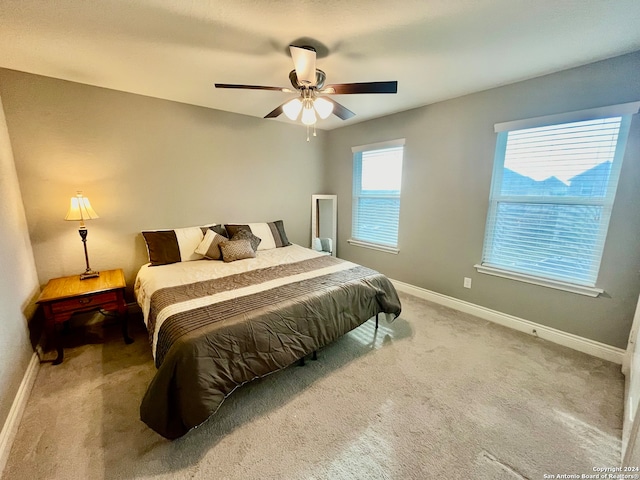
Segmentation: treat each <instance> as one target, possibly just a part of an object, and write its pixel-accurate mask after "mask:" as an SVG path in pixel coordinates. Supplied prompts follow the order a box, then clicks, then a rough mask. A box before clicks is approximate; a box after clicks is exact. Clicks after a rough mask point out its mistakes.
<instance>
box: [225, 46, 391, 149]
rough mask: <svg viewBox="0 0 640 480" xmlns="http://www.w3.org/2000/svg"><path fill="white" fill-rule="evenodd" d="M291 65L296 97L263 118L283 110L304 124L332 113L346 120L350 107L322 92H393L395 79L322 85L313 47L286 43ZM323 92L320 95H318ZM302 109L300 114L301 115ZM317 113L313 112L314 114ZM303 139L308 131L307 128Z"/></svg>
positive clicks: (247, 87)
mask: <svg viewBox="0 0 640 480" xmlns="http://www.w3.org/2000/svg"><path fill="white" fill-rule="evenodd" d="M289 51H290V52H291V58H292V59H293V65H294V67H295V69H294V70H292V71H291V72H290V73H289V80H290V81H291V85H292V86H293V88H294V89H295V91H297V92H298V93H299V97H296V98H293V99H291V100H288V101H287V102H285V103H283V104H282V105H280V106H278V107H276V108H275V109H274V110H272V111H271V112H269V113H268V114H267V115H265V117H264V118H276V117H278V116H280V114H282V113H284V114H285V115H286V116H287V118H289V119H290V120H293V121H296V120H297V119H298V118H299V117H300V121H301V122H302V123H303V124H304V125H306V126H307V130H308V129H309V127H310V126H314V136H315V124H316V122H317V120H318V118H317V117H320V118H321V119H323V120H324V119H326V118H328V117H329V115H331V114H332V113H333V114H334V115H336V116H337V117H338V118H340V119H342V120H348V119H349V118H351V117H353V116H355V113H353V112H352V111H351V110H349V109H348V108H347V107H345V106H344V105H341V104H339V103H338V102H336V101H335V100H333V99H332V98H329V97H326V96H324V95H327V94H333V95H349V94H363V93H397V91H398V82H396V81H391V82H365V83H343V84H335V85H327V86H326V87H325V86H324V82H325V79H326V74H325V73H324V72H323V71H322V70H319V69H317V68H316V51H315V49H314V48H313V47H308V46H305V47H296V46H294V45H291V46H290V47H289ZM215 86H216V88H237V89H245V90H274V91H280V92H286V93H293V92H294V90H291V89H290V88H282V87H266V86H260V85H237V84H228V83H216V84H215ZM321 95H323V96H321ZM301 113H302V115H301ZM316 114H317V115H316ZM307 140H309V135H308V131H307Z"/></svg>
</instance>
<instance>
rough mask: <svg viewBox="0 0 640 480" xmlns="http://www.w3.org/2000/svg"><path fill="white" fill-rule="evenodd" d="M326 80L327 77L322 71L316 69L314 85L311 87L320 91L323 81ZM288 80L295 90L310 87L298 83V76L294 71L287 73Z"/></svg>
mask: <svg viewBox="0 0 640 480" xmlns="http://www.w3.org/2000/svg"><path fill="white" fill-rule="evenodd" d="M326 78H327V75H326V74H325V73H324V72H323V71H322V70H319V69H317V68H316V84H315V85H312V87H315V88H316V89H318V90H321V89H322V87H324V81H325V80H326ZM289 80H290V81H291V85H292V86H293V88H295V89H296V90H300V89H302V88H309V87H310V85H305V84H301V83H299V82H298V75H297V74H296V71H295V70H291V72H289Z"/></svg>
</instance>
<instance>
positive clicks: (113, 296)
mask: <svg viewBox="0 0 640 480" xmlns="http://www.w3.org/2000/svg"><path fill="white" fill-rule="evenodd" d="M117 302H118V292H117V291H115V290H113V291H111V292H104V293H96V294H94V295H84V296H82V297H74V298H68V299H66V300H60V301H57V302H52V303H51V311H52V312H53V314H54V315H56V314H59V313H65V312H80V311H82V310H84V309H87V310H90V309H92V308H99V307H104V306H106V305H107V304H109V303H113V304H114V306H116V307H117V305H118V303H117Z"/></svg>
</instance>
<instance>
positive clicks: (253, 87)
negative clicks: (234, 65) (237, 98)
mask: <svg viewBox="0 0 640 480" xmlns="http://www.w3.org/2000/svg"><path fill="white" fill-rule="evenodd" d="M215 86H216V88H240V89H243V90H274V91H276V92H286V93H290V92H291V91H292V90H291V89H289V88H282V87H264V86H262V85H237V84H233V83H216V84H215Z"/></svg>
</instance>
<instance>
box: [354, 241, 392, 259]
mask: <svg viewBox="0 0 640 480" xmlns="http://www.w3.org/2000/svg"><path fill="white" fill-rule="evenodd" d="M347 242H348V243H349V244H350V245H355V246H356V247H363V248H370V249H371V250H378V251H379V252H385V253H392V254H394V255H397V254H398V253H399V252H400V250H398V249H397V248H396V247H387V246H386V245H377V244H375V243H367V242H362V241H360V240H354V239H352V238H350V239H349V240H347Z"/></svg>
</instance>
